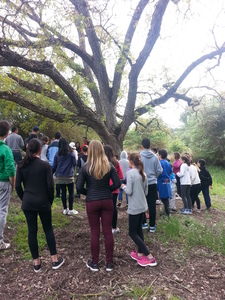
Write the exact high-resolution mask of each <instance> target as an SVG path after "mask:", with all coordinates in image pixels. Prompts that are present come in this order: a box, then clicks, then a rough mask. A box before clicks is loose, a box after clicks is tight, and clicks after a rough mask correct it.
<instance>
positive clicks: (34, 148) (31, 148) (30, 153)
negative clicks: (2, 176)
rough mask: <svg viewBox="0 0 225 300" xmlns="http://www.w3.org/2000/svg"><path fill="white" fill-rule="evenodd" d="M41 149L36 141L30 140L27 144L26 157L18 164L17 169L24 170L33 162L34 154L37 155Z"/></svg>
mask: <svg viewBox="0 0 225 300" xmlns="http://www.w3.org/2000/svg"><path fill="white" fill-rule="evenodd" d="M40 148H41V143H40V141H39V140H38V139H32V140H30V141H29V143H28V147H27V151H26V155H25V157H24V159H23V160H22V161H21V163H20V164H19V168H26V167H27V166H29V165H30V164H31V162H32V161H33V160H34V154H36V153H38V152H39V150H40Z"/></svg>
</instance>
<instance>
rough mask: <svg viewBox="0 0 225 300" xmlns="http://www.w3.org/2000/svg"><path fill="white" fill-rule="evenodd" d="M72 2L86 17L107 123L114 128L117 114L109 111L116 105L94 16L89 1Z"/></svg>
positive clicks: (75, 0) (85, 24)
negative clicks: (90, 11) (112, 99)
mask: <svg viewBox="0 0 225 300" xmlns="http://www.w3.org/2000/svg"><path fill="white" fill-rule="evenodd" d="M70 2H71V3H72V4H73V5H74V7H75V9H76V11H77V12H78V13H79V14H80V15H81V16H83V17H84V18H85V20H84V21H83V26H84V28H85V32H86V35H87V38H88V41H89V45H90V47H91V50H92V52H93V57H94V63H95V66H96V69H98V73H97V74H96V73H95V75H96V78H97V80H98V84H99V89H100V94H101V101H102V105H103V106H104V111H105V112H106V117H107V118H106V123H107V124H111V126H112V128H114V127H115V126H116V118H115V115H114V113H113V114H111V113H108V112H107V111H109V110H111V111H112V110H113V111H115V105H114V107H113V105H111V97H112V93H111V89H110V87H109V78H108V74H107V70H106V67H105V62H104V57H103V55H102V52H101V48H100V44H99V39H98V37H97V34H96V32H95V28H94V25H93V22H92V18H91V15H90V13H89V11H88V7H87V3H86V1H85V0H70ZM110 106H111V107H110Z"/></svg>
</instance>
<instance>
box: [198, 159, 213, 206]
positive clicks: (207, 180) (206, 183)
mask: <svg viewBox="0 0 225 300" xmlns="http://www.w3.org/2000/svg"><path fill="white" fill-rule="evenodd" d="M198 167H199V168H200V172H199V177H200V180H201V190H200V191H202V194H203V197H204V200H205V205H206V209H207V210H209V209H210V207H211V199H210V196H209V187H210V189H212V177H211V175H210V173H209V171H208V170H207V169H206V167H205V160H204V159H199V160H198Z"/></svg>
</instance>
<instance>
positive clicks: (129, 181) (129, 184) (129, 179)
mask: <svg viewBox="0 0 225 300" xmlns="http://www.w3.org/2000/svg"><path fill="white" fill-rule="evenodd" d="M121 187H122V189H123V190H124V192H125V193H126V194H127V195H130V196H131V195H132V194H133V180H132V175H131V172H128V173H127V184H126V185H122V186H121Z"/></svg>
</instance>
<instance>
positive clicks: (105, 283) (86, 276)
mask: <svg viewBox="0 0 225 300" xmlns="http://www.w3.org/2000/svg"><path fill="white" fill-rule="evenodd" d="M12 201H13V203H14V204H15V203H18V205H20V202H19V201H18V200H17V199H12ZM76 201H77V200H76ZM78 201H82V200H78ZM160 209H162V208H161V207H160V206H157V212H158V214H157V218H159V210H160ZM204 215H205V212H204V211H202V213H201V214H197V213H196V214H195V215H194V217H195V218H199V219H202V220H204ZM211 215H212V218H211V219H212V222H217V221H221V220H224V219H225V214H224V213H223V212H220V211H217V210H215V209H212V211H211ZM184 217H185V216H184ZM65 218H71V223H70V225H69V226H67V227H64V228H62V229H58V230H55V236H56V242H57V249H58V253H59V255H61V256H63V257H64V258H65V264H64V265H63V266H62V267H61V268H60V269H59V270H56V271H54V270H52V269H51V263H50V257H49V252H48V250H47V249H45V250H44V251H43V255H42V270H41V272H40V273H37V274H35V273H34V272H33V269H32V261H31V260H30V261H26V260H23V259H22V256H21V254H19V253H17V252H16V250H15V245H12V247H11V249H10V250H8V251H1V252H0V299H1V300H10V299H35V300H36V299H45V300H47V299H89V298H93V299H99V300H104V299H114V298H115V299H152V300H158V299H175V298H172V296H171V295H173V296H177V297H179V299H187V300H191V299H201V300H203V299H207V300H209V299H213V300H219V299H225V257H224V256H222V255H219V254H215V253H213V252H209V251H207V250H206V249H202V248H198V249H197V250H193V252H191V253H189V255H186V256H182V255H181V253H182V252H180V249H179V245H177V244H175V243H168V244H167V245H166V246H163V245H162V244H161V243H160V242H158V241H157V239H156V236H155V235H154V234H151V239H150V242H147V245H148V246H149V248H150V249H151V252H152V254H153V255H154V256H155V257H156V260H157V262H158V265H157V266H156V267H154V268H153V267H152V268H151V267H147V268H142V267H140V266H139V265H138V264H137V263H136V262H135V261H133V260H132V259H131V258H130V255H129V254H130V252H131V251H132V250H134V249H135V245H134V244H133V242H132V240H131V239H130V238H129V236H128V233H127V232H128V218H127V213H126V208H125V201H123V204H122V207H121V208H119V209H118V226H119V227H120V231H121V232H120V233H118V234H116V235H115V236H114V241H115V248H114V249H115V250H114V264H115V267H114V270H113V271H112V272H106V270H105V267H104V244H103V237H102V236H101V254H100V271H99V272H91V271H90V270H89V269H87V267H86V261H87V259H88V258H90V233H89V226H88V222H87V218H86V212H85V210H84V211H82V212H81V213H79V215H77V216H73V217H71V216H65ZM209 226H211V225H210V224H209ZM13 232H14V231H13V229H12V228H9V227H8V226H7V225H6V230H5V237H7V239H6V240H7V241H8V240H10V239H11V238H12V235H13ZM147 235H149V233H148V232H147V231H145V236H147ZM146 240H147V239H146ZM148 240H149V239H148ZM146 288H148V289H147V290H146ZM150 291H151V293H150ZM148 292H149V294H148ZM132 295H133V296H132ZM134 295H136V296H134ZM146 295H147V296H146Z"/></svg>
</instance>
